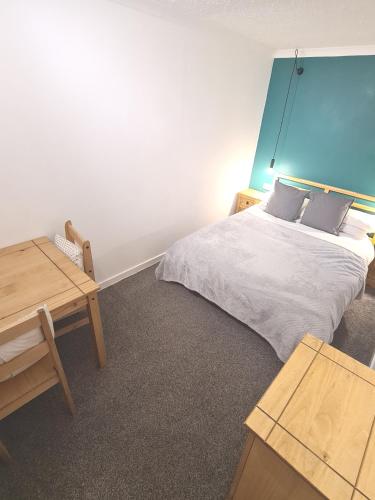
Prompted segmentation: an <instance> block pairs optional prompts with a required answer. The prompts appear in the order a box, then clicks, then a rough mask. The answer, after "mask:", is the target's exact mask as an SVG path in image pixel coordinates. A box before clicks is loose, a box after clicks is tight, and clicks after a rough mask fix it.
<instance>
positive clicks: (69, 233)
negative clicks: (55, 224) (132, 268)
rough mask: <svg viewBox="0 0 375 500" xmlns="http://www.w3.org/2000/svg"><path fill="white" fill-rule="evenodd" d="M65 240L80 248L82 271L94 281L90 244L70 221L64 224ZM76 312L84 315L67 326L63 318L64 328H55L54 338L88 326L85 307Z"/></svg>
mask: <svg viewBox="0 0 375 500" xmlns="http://www.w3.org/2000/svg"><path fill="white" fill-rule="evenodd" d="M65 238H66V239H67V240H69V241H71V242H72V243H74V244H75V245H78V246H79V247H80V248H81V250H82V257H83V270H84V272H85V273H86V274H87V275H88V276H89V277H90V278H91V279H92V280H94V281H95V272H94V264H93V261H92V254H91V245H90V242H89V240H85V239H84V238H83V237H82V236H81V235H80V233H79V232H78V231H77V230H76V229H75V228H74V227H73V224H72V221H70V220H67V221H66V222H65ZM77 312H78V313H80V312H84V313H85V314H84V315H83V317H82V315H80V314H78V316H79V318H78V319H75V320H72V321H71V322H69V323H68V324H65V323H66V318H67V317H65V318H64V319H63V321H62V322H63V323H64V326H61V327H59V326H57V328H56V337H61V335H65V333H69V332H71V331H73V330H76V329H77V328H80V327H81V326H84V325H88V324H90V316H89V313H88V311H87V307H83V308H82V309H80V310H79V311H77ZM73 317H77V314H76V313H74V315H73Z"/></svg>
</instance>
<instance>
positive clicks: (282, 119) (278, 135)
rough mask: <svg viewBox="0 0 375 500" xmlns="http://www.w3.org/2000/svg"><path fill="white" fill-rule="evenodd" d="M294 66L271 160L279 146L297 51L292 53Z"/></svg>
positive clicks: (295, 65) (294, 66)
mask: <svg viewBox="0 0 375 500" xmlns="http://www.w3.org/2000/svg"><path fill="white" fill-rule="evenodd" d="M294 54H295V55H294V64H293V69H292V72H291V74H290V79H289V85H288V92H287V94H286V99H285V104H284V109H283V115H282V118H281V123H280V128H279V133H278V134H277V139H276V144H275V150H274V152H273V156H272V158H275V155H276V151H277V146H278V145H279V139H280V134H281V130H282V128H283V123H284V118H285V111H286V106H287V104H288V99H289V93H290V87H291V85H292V80H293V75H294V71H295V69H296V67H297V58H298V49H296V50H295V53H294Z"/></svg>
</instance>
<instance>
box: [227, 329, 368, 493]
mask: <svg viewBox="0 0 375 500" xmlns="http://www.w3.org/2000/svg"><path fill="white" fill-rule="evenodd" d="M245 424H246V426H247V428H248V430H249V435H248V438H247V441H246V444H245V448H244V450H243V454H242V457H241V461H240V464H239V466H238V469H237V473H236V476H235V479H234V481H233V484H232V488H231V491H230V494H229V497H230V498H231V499H234V500H252V499H254V500H284V499H285V500H291V499H295V500H297V499H298V500H299V499H304V500H305V499H314V500H315V499H323V498H329V499H332V500H350V499H352V498H353V499H360V498H367V499H375V371H373V370H371V369H370V368H368V367H367V366H365V365H363V364H361V363H359V362H358V361H356V360H354V359H353V358H351V357H349V356H347V355H346V354H344V353H342V352H340V351H338V350H336V349H335V348H333V347H331V346H330V345H328V344H325V343H324V342H322V341H321V340H319V339H317V338H315V337H312V336H311V335H306V336H305V337H304V338H303V340H302V342H301V343H300V344H299V345H298V347H297V348H296V350H295V351H294V353H293V354H292V356H291V357H290V358H289V360H288V361H287V363H286V364H285V365H284V367H283V368H282V370H281V371H280V373H279V374H278V375H277V377H276V378H275V380H274V381H273V383H272V384H271V386H270V387H269V388H268V390H267V391H266V392H265V394H264V396H263V397H262V398H261V399H260V401H259V402H258V404H257V405H256V407H255V408H254V410H253V411H252V412H251V413H250V415H249V416H248V418H247V419H246V422H245Z"/></svg>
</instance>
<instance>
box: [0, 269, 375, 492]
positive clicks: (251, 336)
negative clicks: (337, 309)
mask: <svg viewBox="0 0 375 500" xmlns="http://www.w3.org/2000/svg"><path fill="white" fill-rule="evenodd" d="M100 302H101V310H102V318H103V324H104V331H105V338H106V344H107V350H108V365H107V367H106V368H105V369H104V370H101V371H99V370H97V369H96V362H95V357H94V354H93V350H92V346H91V342H90V333H89V330H88V328H85V329H82V330H81V331H76V332H74V333H72V334H69V335H67V336H65V337H63V338H61V339H59V341H58V347H59V350H60V353H61V357H62V360H63V364H64V366H65V369H66V372H67V376H68V379H69V382H70V386H71V389H72V393H73V397H74V399H75V402H76V405H77V409H78V413H77V415H76V416H75V417H74V418H72V417H71V416H70V415H69V413H68V412H67V411H66V408H65V405H64V402H63V398H62V394H61V390H60V388H59V387H55V388H54V389H52V390H50V391H48V392H47V393H45V394H44V395H42V396H40V397H39V398H37V399H35V400H34V401H32V402H31V403H29V404H28V405H26V406H25V407H23V408H21V409H20V410H18V411H17V412H15V413H14V414H12V415H10V416H9V417H7V418H6V419H5V420H3V421H2V422H1V432H0V437H1V439H3V440H4V442H5V444H6V445H7V446H8V448H9V450H10V451H11V453H12V454H13V457H14V459H15V461H16V464H15V465H13V466H11V467H0V478H1V480H0V498H28V499H34V498H42V499H54V498H59V499H76V498H82V499H96V498H115V499H116V498H122V499H155V500H157V499H163V500H164V499H195V500H197V499H215V500H216V499H221V498H224V497H225V495H226V493H227V492H228V488H229V486H230V483H231V479H232V477H233V472H234V469H235V466H236V464H237V462H238V459H239V455H240V451H241V448H242V445H243V442H244V438H245V435H246V432H245V429H244V427H243V420H244V418H245V417H246V415H247V414H248V413H249V411H250V410H251V408H252V407H253V406H254V404H255V403H256V401H257V400H258V398H259V397H260V396H261V395H262V393H263V392H264V390H265V389H266V388H267V386H268V385H269V384H270V382H271V381H272V379H273V378H274V376H275V375H276V374H277V373H278V371H279V369H280V367H281V362H280V361H279V360H278V359H277V357H276V355H275V353H274V351H273V350H272V348H271V347H270V346H269V345H268V344H267V342H265V341H264V340H263V339H262V338H261V337H259V336H258V335H257V334H255V333H253V332H252V331H251V330H249V328H247V327H246V326H245V325H243V324H241V323H240V322H238V321H236V320H235V319H234V318H232V317H230V316H229V315H227V314H226V313H225V312H223V311H221V310H220V309H219V308H217V307H216V306H214V305H213V304H211V303H209V302H207V301H206V300H204V299H202V298H201V297H199V296H198V295H196V294H194V293H191V292H189V291H188V290H186V289H184V288H183V287H182V286H180V285H177V284H172V283H164V282H157V281H155V279H154V268H150V269H147V270H145V271H143V272H141V273H139V274H137V275H136V276H133V277H131V278H128V279H127V280H125V281H122V282H121V283H118V284H117V285H115V286H113V287H111V288H108V289H106V290H104V291H103V292H101V293H100ZM374 308H375V295H374V294H373V293H367V294H366V295H365V297H364V299H363V300H362V301H357V302H355V304H353V306H352V307H351V308H350V309H349V310H348V311H347V313H346V314H345V317H344V319H343V321H342V323H341V325H340V327H339V329H338V331H337V333H336V336H335V345H336V346H338V347H339V348H340V349H342V350H343V351H345V352H347V353H348V354H350V355H352V356H354V357H355V358H357V359H359V360H360V361H362V362H365V363H368V362H369V359H370V356H371V353H372V351H373V350H374V349H375V335H374V333H375V332H374V328H373V317H374V311H375V309H374Z"/></svg>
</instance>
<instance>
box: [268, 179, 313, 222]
mask: <svg viewBox="0 0 375 500" xmlns="http://www.w3.org/2000/svg"><path fill="white" fill-rule="evenodd" d="M308 193H309V191H304V190H302V189H298V188H295V187H293V186H287V185H286V184H282V183H281V182H280V181H279V179H277V180H276V182H275V188H274V191H273V193H272V195H271V197H270V199H269V200H268V203H267V205H266V206H265V208H264V211H265V212H267V213H269V214H271V215H273V216H275V217H278V218H279V219H284V220H288V221H294V220H296V219H298V217H299V215H300V212H301V208H302V204H303V200H304V199H305V197H306V196H307V194H308Z"/></svg>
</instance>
